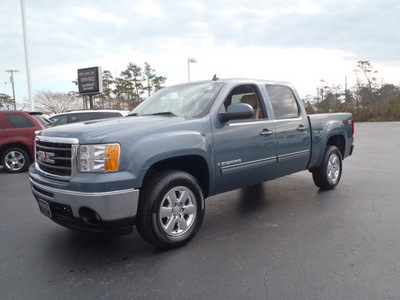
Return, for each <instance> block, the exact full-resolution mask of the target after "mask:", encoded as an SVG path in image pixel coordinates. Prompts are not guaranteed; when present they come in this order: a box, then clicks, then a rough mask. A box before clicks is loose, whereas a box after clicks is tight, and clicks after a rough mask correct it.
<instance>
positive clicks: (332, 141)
mask: <svg viewBox="0 0 400 300" xmlns="http://www.w3.org/2000/svg"><path fill="white" fill-rule="evenodd" d="M326 144H327V145H329V146H336V147H337V148H338V149H339V151H340V154H342V157H344V153H345V151H346V141H345V139H344V137H343V136H342V135H335V136H331V137H330V138H329V140H328V142H327V143H326Z"/></svg>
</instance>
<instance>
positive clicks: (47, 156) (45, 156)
mask: <svg viewBox="0 0 400 300" xmlns="http://www.w3.org/2000/svg"><path fill="white" fill-rule="evenodd" d="M53 156H54V153H51V152H44V151H38V152H37V158H38V160H39V161H42V162H46V163H51V164H54V163H55V161H54V159H51V158H52V157H53Z"/></svg>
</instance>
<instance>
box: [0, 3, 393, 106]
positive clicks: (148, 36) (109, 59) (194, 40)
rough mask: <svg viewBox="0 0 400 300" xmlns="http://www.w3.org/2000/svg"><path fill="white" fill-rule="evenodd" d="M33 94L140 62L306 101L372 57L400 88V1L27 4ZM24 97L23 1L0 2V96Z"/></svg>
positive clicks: (174, 76)
mask: <svg viewBox="0 0 400 300" xmlns="http://www.w3.org/2000/svg"><path fill="white" fill-rule="evenodd" d="M25 11H26V24H27V44H28V52H29V60H30V67H31V75H32V91H33V96H34V95H35V94H36V93H37V92H40V91H52V92H69V91H72V90H75V91H76V90H77V87H76V86H75V85H74V84H72V81H73V80H76V78H77V69H80V68H86V67H94V66H100V67H102V69H103V71H104V70H109V71H110V72H111V73H112V74H113V76H114V77H117V76H120V73H121V71H123V70H125V69H126V67H127V65H128V64H129V63H130V62H132V63H135V64H137V65H140V66H142V65H143V64H144V62H147V63H149V64H150V65H151V67H152V68H154V69H155V70H156V73H157V75H162V76H165V77H166V78H167V83H166V84H167V85H172V84H178V83H182V82H187V81H188V58H195V59H197V63H190V79H191V81H195V80H204V79H211V78H212V77H213V75H214V74H217V76H218V77H219V78H231V77H240V78H259V79H267V80H279V81H288V82H291V83H292V84H293V85H294V86H295V87H296V89H297V91H298V93H299V95H300V97H302V98H304V97H306V96H307V95H315V94H316V89H317V88H318V87H319V86H320V85H321V82H320V81H321V79H324V80H325V81H326V82H327V83H328V84H329V85H339V84H340V85H341V86H342V89H344V85H345V78H347V82H348V84H349V86H351V85H352V84H354V83H355V82H356V73H355V72H354V69H355V67H356V64H357V61H358V60H368V61H370V63H371V65H372V66H373V67H374V69H375V70H377V71H378V73H377V75H376V77H377V78H378V80H379V82H385V83H393V84H396V85H398V84H400V17H399V16H400V1H398V0H379V1H376V0H318V1H317V0H286V1H278V0H269V1H265V0H247V1H243V0H212V1H210V0H202V1H200V0H198V1H191V0H189V1H184V0H180V1H174V0H164V1H161V0H144V1H142V0H138V1H137V0H114V1H110V0H108V1H104V0H97V1H96V0H86V1H75V0H66V1H54V0H26V1H25ZM10 69H12V70H18V71H19V72H18V73H15V75H14V76H15V77H14V80H15V93H16V100H17V102H18V103H19V102H23V101H26V100H27V98H28V94H29V93H28V84H27V73H26V63H25V51H24V39H23V29H22V18H21V2H20V1H19V0H0V93H5V94H8V95H10V96H11V97H12V85H11V84H10V74H9V73H7V72H6V70H10Z"/></svg>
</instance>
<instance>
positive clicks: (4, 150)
mask: <svg viewBox="0 0 400 300" xmlns="http://www.w3.org/2000/svg"><path fill="white" fill-rule="evenodd" d="M41 114H42V113H38V112H26V111H16V110H7V111H0V163H1V164H2V165H3V167H4V169H5V170H6V171H7V172H10V173H17V172H23V171H26V170H27V169H28V167H29V165H30V164H31V162H32V161H33V157H34V141H35V131H36V130H41V129H45V128H47V127H49V126H51V122H50V121H48V120H46V119H45V118H43V117H42V115H41Z"/></svg>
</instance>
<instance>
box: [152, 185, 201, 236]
mask: <svg viewBox="0 0 400 300" xmlns="http://www.w3.org/2000/svg"><path fill="white" fill-rule="evenodd" d="M196 214H197V203H196V197H195V196H194V194H193V192H192V191H191V190H190V189H188V188H187V187H184V186H177V187H174V188H172V189H171V190H169V191H168V192H167V194H166V195H165V196H164V198H163V200H162V201H161V205H160V209H159V214H158V215H159V221H160V225H161V228H162V230H163V231H164V232H165V233H166V234H168V235H170V236H174V237H177V236H180V235H182V234H184V233H185V232H187V231H188V230H189V229H190V228H191V226H192V225H193V224H194V221H195V219H196Z"/></svg>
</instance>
